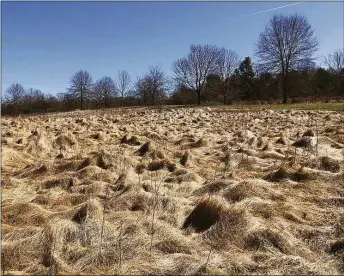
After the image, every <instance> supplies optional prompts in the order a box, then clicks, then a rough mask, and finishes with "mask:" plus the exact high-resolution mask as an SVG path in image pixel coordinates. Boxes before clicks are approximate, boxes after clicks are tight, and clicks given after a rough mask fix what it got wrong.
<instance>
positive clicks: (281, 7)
mask: <svg viewBox="0 0 344 276" xmlns="http://www.w3.org/2000/svg"><path fill="white" fill-rule="evenodd" d="M301 3H304V2H296V3H293V4H288V5H284V6H280V7H276V8H272V9H268V10H264V11H259V12H255V13H251V14H248V15H246V16H251V15H256V14H260V13H264V12H269V11H274V10H278V9H283V8H286V7H290V6H293V5H298V4H301Z"/></svg>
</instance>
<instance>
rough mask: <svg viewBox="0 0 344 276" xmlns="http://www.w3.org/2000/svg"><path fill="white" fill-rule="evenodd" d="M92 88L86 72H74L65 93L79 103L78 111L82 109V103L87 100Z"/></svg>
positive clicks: (89, 76) (89, 77) (88, 74)
mask: <svg viewBox="0 0 344 276" xmlns="http://www.w3.org/2000/svg"><path fill="white" fill-rule="evenodd" d="M92 86H93V81H92V77H91V75H90V73H88V72H87V71H86V70H80V71H78V72H76V73H75V74H74V75H73V76H72V78H71V79H70V87H69V88H68V89H67V91H68V93H70V95H71V96H73V98H75V99H77V100H78V101H80V109H83V103H84V101H85V100H87V99H88V97H89V95H90V93H91V92H92Z"/></svg>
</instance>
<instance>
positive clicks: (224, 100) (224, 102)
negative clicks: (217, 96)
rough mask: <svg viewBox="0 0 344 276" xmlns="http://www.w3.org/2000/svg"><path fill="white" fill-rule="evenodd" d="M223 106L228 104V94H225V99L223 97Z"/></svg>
mask: <svg viewBox="0 0 344 276" xmlns="http://www.w3.org/2000/svg"><path fill="white" fill-rule="evenodd" d="M223 104H224V105H226V104H227V94H225V95H224V97H223Z"/></svg>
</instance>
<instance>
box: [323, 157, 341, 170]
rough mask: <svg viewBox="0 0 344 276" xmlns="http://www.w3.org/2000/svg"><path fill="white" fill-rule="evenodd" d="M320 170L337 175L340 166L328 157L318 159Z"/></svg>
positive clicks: (336, 161)
mask: <svg viewBox="0 0 344 276" xmlns="http://www.w3.org/2000/svg"><path fill="white" fill-rule="evenodd" d="M320 168H321V169H323V170H325V171H330V172H333V173H337V172H339V171H340V164H339V161H338V160H335V159H332V158H331V157H328V156H322V157H320Z"/></svg>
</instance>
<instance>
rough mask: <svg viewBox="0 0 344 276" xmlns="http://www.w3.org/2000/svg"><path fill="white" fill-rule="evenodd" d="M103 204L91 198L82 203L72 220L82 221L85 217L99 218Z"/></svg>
mask: <svg viewBox="0 0 344 276" xmlns="http://www.w3.org/2000/svg"><path fill="white" fill-rule="evenodd" d="M102 214H103V206H102V205H101V203H100V202H99V201H98V200H97V199H91V200H89V201H88V202H86V203H84V204H83V205H82V206H81V207H80V208H79V209H78V210H77V211H76V212H75V213H74V216H73V218H72V221H74V222H77V223H84V222H85V221H86V219H88V218H89V219H101V218H102Z"/></svg>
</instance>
